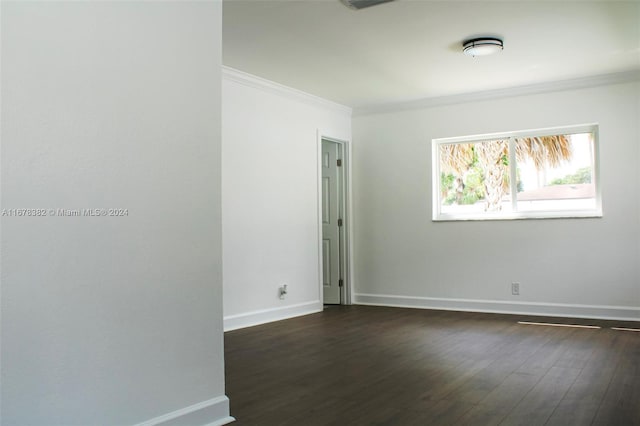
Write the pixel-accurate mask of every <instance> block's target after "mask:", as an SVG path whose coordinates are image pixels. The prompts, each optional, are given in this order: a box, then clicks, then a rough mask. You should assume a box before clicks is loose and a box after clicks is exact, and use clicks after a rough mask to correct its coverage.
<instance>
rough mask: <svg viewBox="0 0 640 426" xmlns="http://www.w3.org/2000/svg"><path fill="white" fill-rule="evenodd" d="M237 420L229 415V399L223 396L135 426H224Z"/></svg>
mask: <svg viewBox="0 0 640 426" xmlns="http://www.w3.org/2000/svg"><path fill="white" fill-rule="evenodd" d="M235 420H236V419H234V418H233V417H231V416H230V415H229V398H227V397H226V396H225V395H223V396H219V397H217V398H212V399H209V400H207V401H203V402H199V403H197V404H193V405H190V406H188V407H185V408H181V409H179V410H176V411H172V412H171V413H167V414H164V415H162V416H159V417H155V418H153V419H150V420H147V421H146V422H142V423H138V424H137V425H135V426H180V425H186V424H188V425H193V426H196V425H200V426H222V425H226V424H229V423H231V422H233V421H235Z"/></svg>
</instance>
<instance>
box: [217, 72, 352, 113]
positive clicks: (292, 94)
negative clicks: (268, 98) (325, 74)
mask: <svg viewBox="0 0 640 426" xmlns="http://www.w3.org/2000/svg"><path fill="white" fill-rule="evenodd" d="M222 79H223V80H227V81H232V82H234V83H238V84H241V85H243V86H247V87H252V88H254V89H259V90H264V91H265V92H269V93H271V94H275V95H279V96H283V97H286V98H289V99H292V100H295V101H298V102H303V103H305V104H307V105H312V106H315V107H319V108H323V109H325V110H329V111H332V112H336V113H339V114H346V115H349V116H351V113H352V111H353V110H352V109H351V108H350V107H348V106H345V105H341V104H338V103H335V102H332V101H329V100H326V99H324V98H320V97H318V96H314V95H311V94H309V93H306V92H303V91H301V90H297V89H293V88H291V87H288V86H284V85H282V84H279V83H276V82H274V81H270V80H266V79H264V78H262V77H258V76H255V75H252V74H248V73H246V72H243V71H240V70H237V69H234V68H230V67H227V66H224V65H223V66H222Z"/></svg>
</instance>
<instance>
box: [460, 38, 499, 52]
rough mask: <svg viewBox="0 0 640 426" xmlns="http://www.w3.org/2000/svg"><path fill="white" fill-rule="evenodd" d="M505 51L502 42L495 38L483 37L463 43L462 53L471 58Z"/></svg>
mask: <svg viewBox="0 0 640 426" xmlns="http://www.w3.org/2000/svg"><path fill="white" fill-rule="evenodd" d="M502 49H504V45H503V43H502V40H500V39H499V38H494V37H481V38H474V39H471V40H467V41H465V42H463V43H462V51H463V52H464V54H465V55H469V56H486V55H491V54H493V53H496V52H499V51H501V50H502Z"/></svg>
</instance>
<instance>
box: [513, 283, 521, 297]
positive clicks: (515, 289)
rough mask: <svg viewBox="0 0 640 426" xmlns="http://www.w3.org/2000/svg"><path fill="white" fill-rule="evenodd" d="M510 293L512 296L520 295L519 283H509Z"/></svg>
mask: <svg viewBox="0 0 640 426" xmlns="http://www.w3.org/2000/svg"><path fill="white" fill-rule="evenodd" d="M511 294H512V295H514V296H520V283H516V282H512V283H511Z"/></svg>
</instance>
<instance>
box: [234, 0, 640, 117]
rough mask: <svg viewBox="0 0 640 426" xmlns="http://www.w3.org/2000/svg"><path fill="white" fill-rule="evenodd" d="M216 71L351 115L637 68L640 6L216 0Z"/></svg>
mask: <svg viewBox="0 0 640 426" xmlns="http://www.w3.org/2000/svg"><path fill="white" fill-rule="evenodd" d="M477 35H491V36H499V37H501V38H503V39H504V46H505V48H504V51H502V52H500V53H499V54H497V55H493V56H487V57H477V58H472V57H468V56H465V55H463V54H462V45H461V42H462V41H463V40H464V39H466V38H469V37H471V36H477ZM223 63H224V65H226V66H229V67H232V68H235V69H238V70H241V71H245V72H248V73H250V74H255V75H258V76H260V77H263V78H266V79H268V80H272V81H275V82H278V83H281V84H284V85H286V86H290V87H293V88H296V89H299V90H302V91H305V92H308V93H311V94H314V95H317V96H320V97H323V98H325V99H329V100H332V101H335V102H338V103H341V104H344V105H348V106H351V107H356V108H357V107H364V106H372V105H381V104H385V103H395V102H404V101H410V100H416V99H423V98H430V97H437V96H446V95H453V94H462V93H470V92H479V91H484V90H491V89H502V88H508V87H516V86H522V85H530V84H535V83H543V82H550V81H558V80H566V79H573V78H580V77H588V76H593V75H601V74H609V73H616V72H623V71H630V70H639V69H640V1H627V2H620V1H557V0H548V1H519V0H510V1H495V2H488V1H455V0H449V1H426V0H422V1H420V0H413V1H412V0H397V1H395V2H392V3H386V4H382V5H379V6H375V7H371V8H368V9H362V10H359V11H353V10H350V9H348V8H346V7H345V6H344V5H342V3H340V1H339V0H297V1H277V0H249V1H247V0H225V1H224V9H223Z"/></svg>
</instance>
